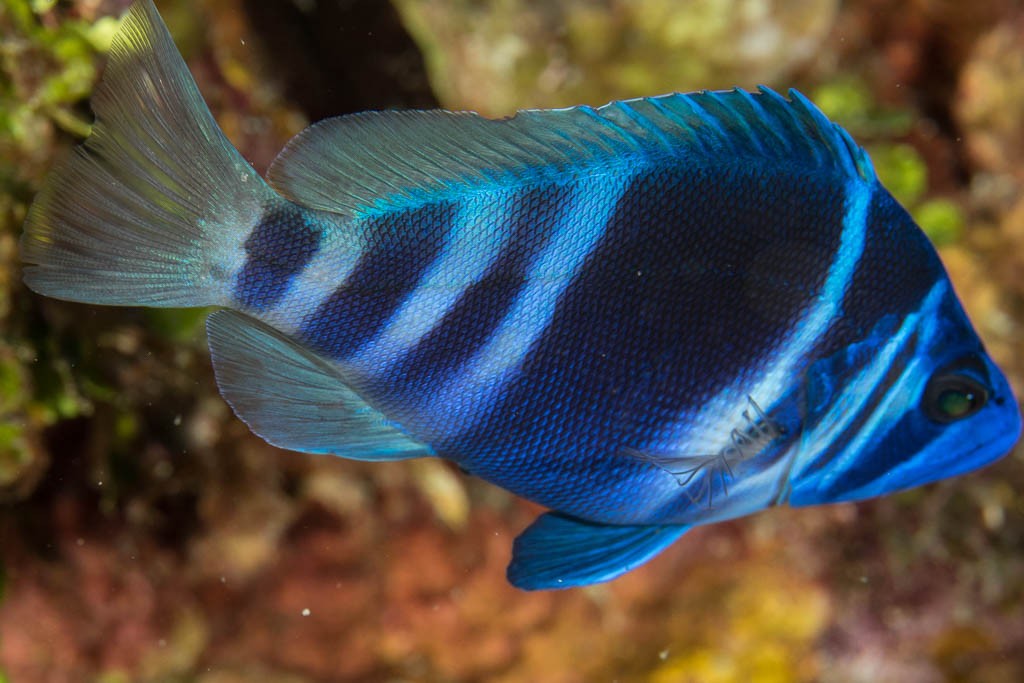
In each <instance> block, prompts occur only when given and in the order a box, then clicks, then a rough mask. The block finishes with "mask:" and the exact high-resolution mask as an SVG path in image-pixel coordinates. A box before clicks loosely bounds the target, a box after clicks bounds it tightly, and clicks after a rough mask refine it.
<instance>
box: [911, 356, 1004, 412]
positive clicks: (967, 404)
mask: <svg viewBox="0 0 1024 683" xmlns="http://www.w3.org/2000/svg"><path fill="white" fill-rule="evenodd" d="M958 365H960V367H957V368H944V369H942V370H940V371H939V372H937V373H935V374H934V375H932V378H931V379H930V380H929V381H928V386H927V387H926V388H925V391H924V400H923V408H924V411H925V414H926V415H927V416H928V417H930V418H931V419H932V420H935V421H936V422H942V423H948V422H956V421H957V420H962V419H964V418H965V417H969V416H971V415H973V414H974V413H976V412H978V411H979V410H981V408H982V407H983V406H984V405H985V404H986V403H987V402H988V389H986V388H985V386H984V385H983V384H982V383H981V382H979V381H978V380H977V379H976V378H975V377H972V376H971V374H969V373H970V370H969V369H968V368H967V367H963V365H961V364H958Z"/></svg>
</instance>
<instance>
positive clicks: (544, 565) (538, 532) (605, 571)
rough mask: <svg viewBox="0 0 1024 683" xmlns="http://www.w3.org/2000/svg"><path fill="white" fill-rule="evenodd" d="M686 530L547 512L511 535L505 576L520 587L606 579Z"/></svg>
mask: <svg viewBox="0 0 1024 683" xmlns="http://www.w3.org/2000/svg"><path fill="white" fill-rule="evenodd" d="M689 528H690V527H688V526H616V525H609V524H595V523H592V522H585V521H583V520H579V519H575V518H572V517H568V516H566V515H562V514H559V513H557V512H549V513H546V514H543V515H541V516H540V517H538V518H537V520H536V521H535V522H534V523H533V524H531V525H530V526H529V527H528V528H527V529H526V531H524V532H523V533H522V534H521V535H520V536H519V537H518V538H516V540H515V543H514V544H513V546H512V563H511V564H509V567H508V580H509V582H510V583H511V584H512V585H514V586H516V587H517V588H522V589H523V590H550V589H557V588H571V587H573V586H585V585H588V584H591V583H601V582H603V581H610V580H612V579H614V578H615V577H617V576H620V575H622V574H625V573H626V572H628V571H630V570H632V569H635V568H636V567H639V566H640V565H642V564H643V563H645V562H647V561H648V560H649V559H651V558H652V557H654V556H655V555H657V554H658V553H660V552H661V551H662V550H664V549H665V548H667V547H668V546H669V545H671V544H672V543H674V542H675V541H676V539H678V538H679V537H680V536H682V535H683V534H684V533H686V532H687V531H688V530H689Z"/></svg>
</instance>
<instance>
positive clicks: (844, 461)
mask: <svg viewBox="0 0 1024 683" xmlns="http://www.w3.org/2000/svg"><path fill="white" fill-rule="evenodd" d="M947 292H948V284H947V283H946V280H945V279H940V280H939V281H938V282H937V283H935V285H934V286H933V287H932V289H931V291H930V292H929V293H928V296H927V297H925V300H924V302H923V303H922V305H921V308H920V309H919V310H918V311H917V312H915V313H912V314H910V315H908V316H907V317H906V318H905V319H904V320H903V323H902V324H901V325H900V328H899V330H897V331H896V332H895V333H894V334H893V335H892V337H891V338H890V339H889V340H887V341H886V343H885V344H884V345H883V346H882V347H881V348H880V349H879V352H878V353H877V354H876V355H875V356H874V357H872V359H871V362H870V363H869V364H868V365H867V366H866V367H865V368H864V369H863V370H861V371H860V372H859V373H857V374H856V375H855V376H854V377H852V378H850V379H849V380H848V381H847V382H846V384H844V386H843V388H842V393H841V394H840V395H839V396H838V397H836V399H835V400H834V401H833V404H832V405H830V406H829V408H828V412H827V413H826V414H825V415H824V416H822V418H821V419H820V420H819V421H818V424H817V425H816V426H815V428H814V429H813V430H812V431H807V432H805V433H804V435H803V440H802V447H801V454H804V455H805V457H802V458H800V460H799V462H796V463H794V467H793V470H794V476H798V475H799V470H800V469H802V467H804V466H806V465H808V464H810V462H812V460H809V459H808V458H807V457H806V456H813V455H816V454H820V453H821V452H822V451H825V450H828V451H832V450H833V449H835V448H836V447H838V450H835V451H834V452H832V453H831V455H829V456H828V457H829V464H828V467H827V469H826V470H825V471H824V472H823V474H822V476H821V484H819V488H828V487H829V486H830V485H831V484H832V483H833V482H834V481H835V480H836V479H838V478H840V477H842V476H844V475H845V474H846V473H847V472H848V471H849V469H850V467H851V466H852V465H853V464H855V462H856V461H857V460H858V459H859V458H860V457H861V455H862V453H863V451H864V448H866V446H867V441H868V440H869V439H871V438H873V437H875V436H877V435H878V434H884V433H885V432H887V431H888V426H887V423H888V422H891V421H892V420H894V419H899V418H900V417H902V416H903V411H902V410H896V411H894V410H892V409H891V407H892V406H893V404H894V402H896V401H901V402H903V401H906V397H907V396H908V395H909V394H910V393H911V389H912V387H909V386H907V384H908V382H911V381H912V380H913V378H914V377H915V376H916V375H917V370H918V366H919V363H918V362H917V361H912V362H910V363H907V364H906V366H905V367H904V368H903V371H902V372H901V373H900V375H899V377H898V378H897V379H896V380H895V382H894V383H893V385H892V388H891V390H890V391H888V393H887V395H886V396H883V397H882V398H881V399H880V400H879V401H878V404H877V405H876V406H875V407H874V409H873V410H872V412H871V415H870V416H869V417H868V418H867V419H866V420H865V421H864V424H863V425H861V427H860V428H859V429H858V430H857V433H856V434H854V435H852V437H851V438H850V439H849V441H847V442H846V443H843V444H837V443H835V442H836V440H837V439H838V438H839V437H840V436H841V435H842V434H843V432H844V431H845V430H846V428H847V427H848V426H849V424H850V423H851V422H852V421H853V420H854V419H855V418H856V417H857V416H858V415H860V414H861V413H862V412H863V411H864V410H865V404H866V403H867V402H868V400H869V399H870V398H871V396H872V394H873V393H874V390H875V389H876V388H877V387H878V385H879V384H880V383H881V382H882V380H883V379H885V377H886V375H887V374H888V372H889V369H890V368H891V367H892V365H893V361H894V359H895V358H896V357H897V355H898V354H899V352H900V351H902V350H903V348H904V346H906V344H907V343H908V341H909V340H910V339H911V338H912V335H913V333H914V331H915V329H916V328H917V327H918V326H919V325H921V326H922V328H927V327H928V326H927V325H922V323H926V322H927V321H934V320H937V315H936V313H935V311H936V310H937V309H938V307H939V306H940V305H941V303H942V298H943V297H944V296H945V295H946V293H947ZM931 332H932V330H931V329H921V330H919V333H920V334H919V338H922V337H923V338H927V337H928V336H929V334H930V333H931ZM813 460H817V458H816V457H815V458H813Z"/></svg>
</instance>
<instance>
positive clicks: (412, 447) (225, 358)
mask: <svg viewBox="0 0 1024 683" xmlns="http://www.w3.org/2000/svg"><path fill="white" fill-rule="evenodd" d="M206 330H207V334H208V336H209V340H210V355H211V356H212V359H213V369H214V373H215V374H216V376H217V385H218V386H219V387H220V391H221V394H222V395H223V396H224V398H225V400H227V402H228V403H229V404H230V405H231V407H232V408H233V409H234V411H235V414H236V415H238V417H239V418H241V419H242V420H243V421H244V422H245V423H246V424H247V425H249V428H250V429H252V431H253V432H255V433H256V434H258V435H259V436H260V437H262V438H263V439H264V440H266V441H267V442H268V443H271V444H273V445H275V446H279V447H281V448H287V449H289V450H293V451H302V452H306V453H331V454H334V455H339V456H341V457H344V458H351V459H353V460H404V459H407V458H417V457H422V456H428V455H433V451H432V450H431V448H430V447H429V446H428V445H427V444H424V443H421V442H419V441H416V440H415V439H413V438H411V437H410V436H409V435H408V434H406V433H405V432H404V431H403V430H402V429H401V428H400V427H398V426H397V425H396V424H394V423H393V422H391V421H389V420H388V418H387V417H386V416H385V415H384V414H383V413H381V412H380V411H379V410H377V409H376V408H374V407H373V406H371V405H370V404H369V403H368V402H367V401H366V400H365V399H364V398H363V397H362V396H360V394H359V393H358V391H357V390H356V389H355V388H353V386H352V384H351V382H349V381H347V380H346V378H345V377H344V375H343V371H342V370H341V369H339V368H337V367H335V366H334V365H332V364H330V363H328V362H327V361H325V360H323V359H322V358H320V357H319V356H317V355H316V354H314V353H313V352H311V351H310V350H308V349H306V348H305V347H303V346H302V345H300V344H299V343H297V342H295V341H294V340H292V339H291V338H289V337H287V336H286V335H284V334H282V333H280V332H278V331H277V330H275V329H274V328H272V327H270V326H269V325H266V324H264V323H262V322H260V321H258V320H255V319H254V318H250V317H248V316H246V315H242V314H241V313H237V312H235V311H228V310H222V311H217V312H215V313H213V314H211V315H210V317H209V319H208V320H207V323H206Z"/></svg>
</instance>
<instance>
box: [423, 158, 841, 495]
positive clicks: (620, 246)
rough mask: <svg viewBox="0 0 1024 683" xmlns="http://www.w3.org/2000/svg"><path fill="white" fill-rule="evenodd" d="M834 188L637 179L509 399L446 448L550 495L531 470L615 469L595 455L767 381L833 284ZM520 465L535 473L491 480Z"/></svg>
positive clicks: (676, 173) (639, 441) (803, 182)
mask: <svg viewBox="0 0 1024 683" xmlns="http://www.w3.org/2000/svg"><path fill="white" fill-rule="evenodd" d="M838 180H839V179H837V178H835V177H829V176H814V177H806V176H805V177H792V176H787V175H785V174H766V173H763V172H757V171H756V170H755V169H752V170H751V171H749V172H746V171H744V170H738V169H735V168H731V169H729V171H728V173H720V172H714V171H692V170H691V171H689V172H683V171H681V170H678V169H672V170H669V169H663V170H658V171H654V172H649V173H644V174H642V175H640V176H638V177H637V178H636V179H635V180H634V182H633V183H632V185H631V186H630V187H629V188H628V189H627V191H626V192H625V193H624V194H623V196H622V197H621V199H620V200H619V203H618V206H617V207H616V210H615V213H614V215H613V216H612V217H611V219H610V220H609V223H608V226H607V229H606V231H605V234H604V236H603V237H602V239H601V242H600V243H599V244H598V246H597V248H596V249H595V250H594V251H593V253H591V254H590V256H589V257H588V259H587V261H586V263H585V265H584V267H583V270H582V272H581V273H580V275H579V276H578V277H577V279H576V281H575V282H574V283H573V284H572V286H571V287H570V289H569V290H567V291H566V292H565V293H564V294H563V296H562V297H561V300H560V302H559V304H558V307H557V309H556V311H555V314H554V316H553V318H552V321H551V323H550V325H549V326H548V328H547V330H546V331H545V332H544V334H543V335H542V336H541V337H540V338H539V339H537V340H536V341H535V342H534V343H533V345H532V347H531V349H530V352H529V354H528V355H527V357H526V358H525V360H524V361H523V363H522V364H521V366H520V372H519V374H518V376H517V378H516V380H514V383H513V384H512V385H510V387H509V390H508V392H507V393H506V394H505V396H503V397H502V399H501V401H500V402H499V403H498V404H496V405H495V406H494V407H493V408H491V409H489V410H488V412H487V414H486V415H484V416H483V421H482V422H481V424H480V425H479V426H478V428H477V429H476V430H473V431H472V432H469V433H467V434H464V435H459V436H457V437H455V438H454V439H453V443H447V444H442V448H441V450H442V451H452V452H456V453H458V454H459V456H458V457H459V459H460V461H462V462H464V464H466V465H467V466H469V468H470V469H471V470H476V471H479V472H480V473H482V474H484V475H485V476H492V477H494V476H500V477H501V483H502V485H504V486H508V487H510V488H512V489H513V490H517V491H532V492H534V493H535V494H539V493H540V491H541V490H542V489H543V488H544V486H545V484H544V481H545V479H546V476H547V475H545V474H544V473H543V472H538V470H537V469H536V468H537V467H539V466H541V465H542V464H543V462H536V461H534V460H533V459H534V458H542V457H543V455H544V454H548V455H549V457H551V456H552V455H553V454H558V458H554V457H552V458H551V459H552V466H555V465H554V461H555V460H558V462H559V463H560V464H559V465H557V466H559V467H561V466H563V465H564V466H566V467H569V466H570V465H569V464H568V462H567V460H565V459H566V458H574V457H575V458H577V460H576V462H575V464H573V465H571V467H574V468H575V471H577V472H587V471H590V470H589V468H590V467H591V466H593V467H596V468H608V467H611V466H612V463H611V462H610V461H609V460H608V459H603V458H597V457H596V455H597V454H602V453H604V454H608V453H621V449H622V448H624V447H630V448H639V449H642V448H644V447H645V446H646V445H647V444H649V443H651V440H652V439H655V438H658V437H659V435H663V433H664V432H663V431H662V430H664V429H665V428H666V426H667V425H669V424H670V423H672V422H674V421H676V420H678V419H680V416H683V415H685V414H687V413H688V412H690V411H695V410H699V409H700V408H701V407H702V406H703V405H704V403H705V402H706V401H707V400H709V399H710V398H711V397H713V396H715V395H716V394H717V393H718V392H720V391H721V390H723V389H724V388H726V387H727V386H729V385H730V384H731V383H732V382H734V381H735V380H736V379H737V378H739V377H743V376H744V374H746V373H753V374H757V373H758V372H759V371H760V370H761V369H763V368H764V367H766V366H768V365H770V364H771V362H772V358H771V356H770V354H769V353H768V352H769V351H770V350H771V349H773V348H774V347H776V346H778V345H779V344H780V342H781V341H782V340H783V339H785V338H786V337H787V336H788V335H789V334H790V333H791V332H792V331H793V325H794V324H795V323H797V322H798V320H799V317H800V315H801V314H802V313H803V312H804V311H805V310H806V309H807V307H808V306H810V305H812V304H813V303H815V302H816V299H817V295H818V294H819V293H820V292H821V290H822V287H823V286H824V283H825V280H826V278H827V276H828V273H829V269H830V267H831V265H832V263H833V261H834V259H835V256H836V251H837V250H838V248H839V244H840V239H841V233H842V227H843V216H844V193H843V191H842V188H843V185H841V184H839V183H838ZM585 219H586V216H585V215H583V214H582V213H581V215H580V217H579V220H585ZM754 398H755V399H757V398H758V397H754ZM515 457H521V458H527V459H531V463H532V464H531V466H530V467H529V468H526V467H522V468H517V469H516V472H517V473H518V474H513V475H510V474H509V473H508V472H507V471H503V472H501V473H500V474H499V473H491V472H488V471H487V469H488V467H489V466H490V465H492V464H494V463H500V462H504V461H506V460H507V459H508V458H515ZM620 460H621V459H620ZM626 460H628V459H626ZM615 462H617V463H619V464H618V465H616V466H621V467H627V466H632V465H629V464H624V463H622V462H619V460H615ZM593 474H594V476H600V471H599V470H595V471H594V472H593ZM519 476H522V477H524V479H522V480H517V479H516V477H519ZM557 479H558V477H557V476H556V475H551V480H552V481H551V483H552V486H562V483H560V482H558V481H557ZM540 499H541V500H544V499H545V496H540ZM573 505H574V506H581V507H576V508H575V509H586V507H587V504H586V503H584V502H580V501H576V502H574V503H573Z"/></svg>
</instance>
